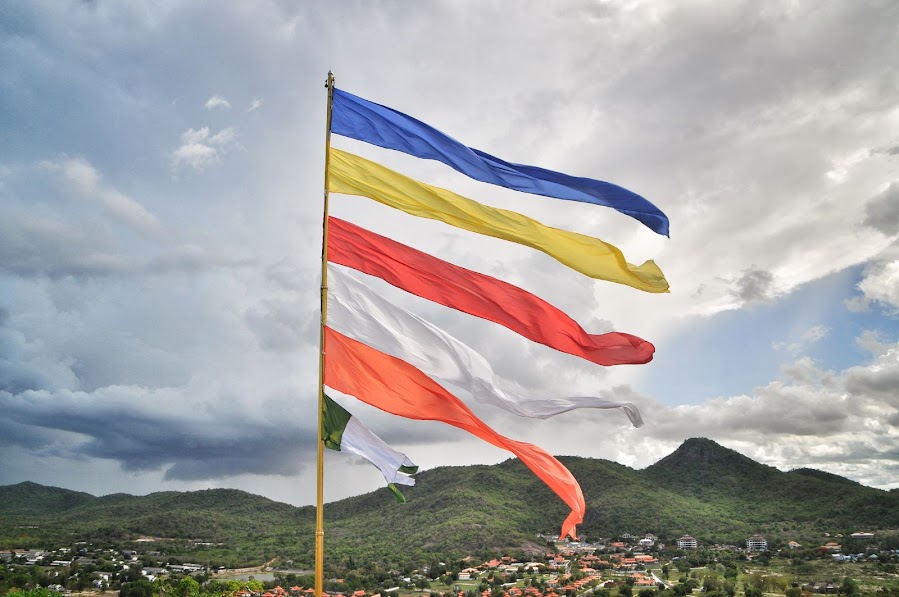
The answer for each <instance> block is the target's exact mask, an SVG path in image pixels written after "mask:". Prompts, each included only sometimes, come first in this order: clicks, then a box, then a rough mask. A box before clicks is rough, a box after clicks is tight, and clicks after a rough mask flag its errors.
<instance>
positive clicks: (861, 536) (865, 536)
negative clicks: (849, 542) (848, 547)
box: [849, 532, 874, 541]
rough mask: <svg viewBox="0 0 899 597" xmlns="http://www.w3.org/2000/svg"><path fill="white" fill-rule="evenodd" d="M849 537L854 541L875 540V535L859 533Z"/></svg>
mask: <svg viewBox="0 0 899 597" xmlns="http://www.w3.org/2000/svg"><path fill="white" fill-rule="evenodd" d="M849 536H850V537H852V538H853V539H863V540H866V541H869V540H871V539H873V538H874V533H866V532H858V533H852V534H851V535H849Z"/></svg>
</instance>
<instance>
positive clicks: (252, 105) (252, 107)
mask: <svg viewBox="0 0 899 597" xmlns="http://www.w3.org/2000/svg"><path fill="white" fill-rule="evenodd" d="M261 107H262V100H261V99H259V98H258V97H254V98H253V101H252V102H250V107H249V108H247V112H255V111H256V110H258V109H259V108H261Z"/></svg>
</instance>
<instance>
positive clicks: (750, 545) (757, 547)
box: [746, 535, 768, 551]
mask: <svg viewBox="0 0 899 597" xmlns="http://www.w3.org/2000/svg"><path fill="white" fill-rule="evenodd" d="M746 549H748V550H749V551H765V550H766V549H768V541H767V539H765V538H764V537H762V536H761V535H753V536H752V537H750V538H749V539H747V540H746Z"/></svg>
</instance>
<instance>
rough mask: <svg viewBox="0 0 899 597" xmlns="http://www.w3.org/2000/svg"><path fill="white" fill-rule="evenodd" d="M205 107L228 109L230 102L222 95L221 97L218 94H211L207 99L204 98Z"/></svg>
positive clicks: (208, 108) (209, 108)
mask: <svg viewBox="0 0 899 597" xmlns="http://www.w3.org/2000/svg"><path fill="white" fill-rule="evenodd" d="M205 108H206V109H207V110H216V109H222V110H230V109H231V102H229V101H228V100H226V99H225V98H224V97H222V96H220V95H213V96H212V97H210V98H209V99H208V100H206V105H205Z"/></svg>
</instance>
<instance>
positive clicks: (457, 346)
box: [327, 265, 643, 427]
mask: <svg viewBox="0 0 899 597" xmlns="http://www.w3.org/2000/svg"><path fill="white" fill-rule="evenodd" d="M328 290H329V293H328V321H327V325H328V327H329V328H331V329H333V330H334V331H337V332H340V333H341V334H343V335H344V336H347V337H349V338H352V339H354V340H357V341H359V342H362V343H363V344H365V345H367V346H369V347H371V348H374V349H375V350H378V351H380V352H383V353H385V354H388V355H390V356H392V357H396V358H398V359H401V360H403V361H405V362H407V363H408V364H410V365H412V366H413V367H415V368H417V369H419V370H420V371H421V372H422V373H424V374H425V375H427V376H428V377H430V378H432V379H434V380H435V381H436V382H437V383H439V384H440V385H442V386H444V387H446V386H448V385H451V386H454V387H456V388H458V389H461V390H464V391H465V392H467V393H468V394H470V395H471V396H472V398H474V399H475V400H477V401H478V402H483V403H486V404H491V405H493V406H496V407H499V408H502V409H504V410H507V411H509V412H512V413H515V414H516V415H519V416H522V417H532V418H538V419H545V418H548V417H551V416H553V415H557V414H560V413H564V412H568V411H570V410H574V409H576V408H600V409H608V408H620V409H622V410H623V411H624V412H625V413H626V414H627V416H628V418H629V419H630V421H631V423H632V424H633V425H634V426H635V427H640V426H641V425H642V424H643V419H642V418H641V416H640V411H639V410H638V409H637V407H636V406H635V405H634V404H632V403H630V402H620V401H615V400H606V399H603V398H597V397H593V396H573V397H553V398H539V399H535V398H528V397H525V396H522V395H520V394H518V393H516V392H512V391H509V390H507V389H504V388H503V387H502V384H501V383H500V381H499V380H498V379H497V377H496V374H495V373H494V372H493V369H492V368H491V366H490V364H489V363H488V362H487V360H486V359H485V358H484V357H483V356H482V355H481V354H479V353H478V352H476V351H475V350H474V349H472V348H471V347H469V346H468V345H467V344H465V343H463V342H461V341H460V340H458V339H456V338H455V337H453V336H452V335H450V334H448V333H447V332H445V331H444V330H441V329H440V328H438V327H437V326H435V325H433V324H431V323H429V322H427V321H425V320H424V319H422V318H420V317H418V316H416V315H413V314H412V313H410V312H408V311H406V310H405V309H402V308H400V307H397V306H396V305H394V304H392V303H391V302H390V301H388V300H387V299H386V298H384V297H383V296H381V295H380V294H378V293H377V292H375V291H373V290H371V289H370V288H368V287H367V286H366V285H365V284H363V283H362V282H360V281H359V280H357V279H356V278H354V277H353V276H351V275H350V274H349V273H347V272H345V271H343V269H342V268H341V267H340V266H335V265H332V266H331V267H329V268H328Z"/></svg>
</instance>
